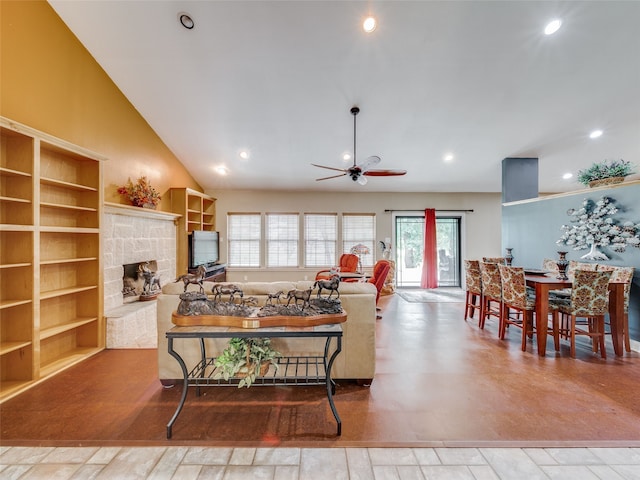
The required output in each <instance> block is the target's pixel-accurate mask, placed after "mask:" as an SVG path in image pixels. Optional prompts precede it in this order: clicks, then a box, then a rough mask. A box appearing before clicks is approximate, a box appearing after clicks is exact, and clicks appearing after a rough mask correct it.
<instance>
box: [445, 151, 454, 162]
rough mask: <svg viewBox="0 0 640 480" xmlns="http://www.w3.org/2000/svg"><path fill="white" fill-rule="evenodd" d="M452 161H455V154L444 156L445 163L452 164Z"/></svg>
mask: <svg viewBox="0 0 640 480" xmlns="http://www.w3.org/2000/svg"><path fill="white" fill-rule="evenodd" d="M451 160H453V153H447V154H446V155H445V156H444V161H445V162H450V161H451Z"/></svg>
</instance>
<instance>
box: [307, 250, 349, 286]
mask: <svg viewBox="0 0 640 480" xmlns="http://www.w3.org/2000/svg"><path fill="white" fill-rule="evenodd" d="M338 267H339V268H340V271H341V272H343V273H347V272H348V273H355V271H356V270H357V268H358V256H357V255H354V254H353V253H343V254H342V255H340V260H339V262H338ZM333 275H335V272H332V270H320V271H319V272H318V273H316V280H329V279H330V278H331V277H332V276H333Z"/></svg>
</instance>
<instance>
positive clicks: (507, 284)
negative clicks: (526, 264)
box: [498, 265, 559, 352]
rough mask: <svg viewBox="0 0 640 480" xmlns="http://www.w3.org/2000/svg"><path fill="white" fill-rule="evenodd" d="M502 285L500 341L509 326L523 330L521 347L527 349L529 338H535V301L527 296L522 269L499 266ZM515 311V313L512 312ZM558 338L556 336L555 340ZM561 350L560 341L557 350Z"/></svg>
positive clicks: (523, 349)
mask: <svg viewBox="0 0 640 480" xmlns="http://www.w3.org/2000/svg"><path fill="white" fill-rule="evenodd" d="M498 270H499V272H500V279H501V283H502V316H501V318H500V335H499V336H500V339H501V340H503V339H504V337H505V334H506V331H507V326H508V325H514V326H516V327H518V328H520V329H522V335H521V347H522V351H523V352H524V351H525V350H526V349H527V338H528V337H533V332H534V322H533V316H534V310H535V308H536V303H535V299H534V298H532V297H530V296H529V295H528V294H527V285H526V282H525V278H524V269H523V268H522V267H509V266H505V265H498ZM511 310H515V312H513V313H512V312H511ZM555 338H556V337H555V336H554V339H555ZM558 349H559V341H558V343H557V344H556V350H558Z"/></svg>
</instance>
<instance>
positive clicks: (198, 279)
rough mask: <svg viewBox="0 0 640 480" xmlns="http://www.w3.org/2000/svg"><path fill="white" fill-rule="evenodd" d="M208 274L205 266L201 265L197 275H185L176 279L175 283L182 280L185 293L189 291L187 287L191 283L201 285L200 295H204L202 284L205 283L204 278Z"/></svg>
mask: <svg viewBox="0 0 640 480" xmlns="http://www.w3.org/2000/svg"><path fill="white" fill-rule="evenodd" d="M206 274H207V269H206V268H205V267H204V265H200V266H199V267H198V270H197V271H196V273H185V274H184V275H180V276H179V277H178V278H176V280H175V282H174V283H177V282H179V281H180V280H182V281H183V282H184V291H185V292H186V291H187V287H188V286H189V284H191V283H193V284H194V285H200V293H204V285H203V283H202V282H204V277H205V275H206Z"/></svg>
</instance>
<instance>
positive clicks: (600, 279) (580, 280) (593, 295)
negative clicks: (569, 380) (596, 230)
mask: <svg viewBox="0 0 640 480" xmlns="http://www.w3.org/2000/svg"><path fill="white" fill-rule="evenodd" d="M611 273H612V272H604V271H600V272H598V271H592V270H575V271H574V279H573V285H572V287H571V298H570V299H569V300H563V299H553V298H550V299H549V308H550V309H551V312H552V315H553V323H554V325H556V324H558V316H559V315H562V314H564V315H566V316H568V317H569V320H570V321H569V324H568V327H566V326H565V325H564V323H563V324H562V325H560V327H559V330H560V331H561V333H565V334H566V336H567V337H569V339H570V341H571V357H572V358H575V356H576V336H577V335H586V336H588V337H590V338H591V342H592V348H593V351H594V352H597V351H598V350H599V351H600V355H601V357H602V358H607V352H606V348H605V343H604V316H605V314H606V313H607V312H608V311H609V280H610V279H611ZM578 318H584V319H586V327H587V328H586V329H583V328H582V326H583V325H581V324H580V323H578V322H577V319H578ZM563 329H566V331H565V332H562V330H563ZM555 336H556V337H559V334H555ZM555 341H557V340H556V338H554V342H555ZM596 341H597V343H596Z"/></svg>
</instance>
